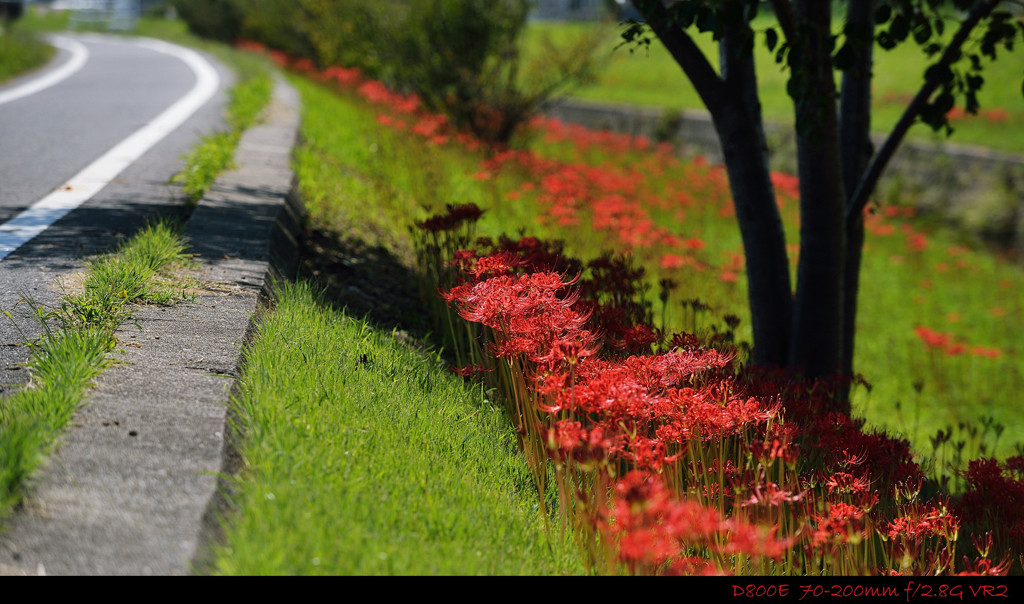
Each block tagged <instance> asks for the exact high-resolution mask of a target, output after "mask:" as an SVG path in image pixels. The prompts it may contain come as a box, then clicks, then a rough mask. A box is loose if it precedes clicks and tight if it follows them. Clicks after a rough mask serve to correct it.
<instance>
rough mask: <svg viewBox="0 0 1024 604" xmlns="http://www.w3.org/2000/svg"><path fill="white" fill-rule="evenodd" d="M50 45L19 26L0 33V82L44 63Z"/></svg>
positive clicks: (49, 53) (51, 54)
mask: <svg viewBox="0 0 1024 604" xmlns="http://www.w3.org/2000/svg"><path fill="white" fill-rule="evenodd" d="M54 52H55V50H54V48H53V47H52V46H50V45H49V44H47V43H46V42H43V41H42V40H40V39H39V38H38V37H36V36H35V35H33V34H32V33H31V32H26V31H22V30H21V29H19V28H15V29H11V30H9V31H7V32H5V33H0V84H3V83H4V82H6V81H7V80H10V79H11V78H13V77H15V76H19V75H21V74H23V73H28V72H29V71H32V70H33V69H38V68H40V67H42V66H43V65H46V63H47V61H49V60H50V59H51V58H52V57H53V54H54Z"/></svg>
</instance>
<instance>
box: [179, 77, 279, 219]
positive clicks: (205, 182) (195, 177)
mask: <svg viewBox="0 0 1024 604" xmlns="http://www.w3.org/2000/svg"><path fill="white" fill-rule="evenodd" d="M250 59H251V57H243V61H244V62H246V63H250V61H249V60H250ZM233 63H237V61H233ZM238 72H239V82H238V83H237V84H235V86H233V87H232V88H231V90H230V92H229V93H228V94H229V96H230V97H231V100H230V103H229V104H228V110H227V114H228V115H227V122H228V129H227V130H222V131H220V132H215V133H213V134H210V135H208V136H204V137H203V138H202V140H201V141H200V143H199V144H198V145H197V146H196V147H195V148H194V149H192V151H190V152H189V153H187V154H186V155H185V167H184V168H183V169H182V171H181V172H179V173H178V174H176V175H175V176H174V177H173V178H172V179H171V180H172V182H176V183H180V184H181V185H182V191H183V192H184V193H185V195H186V198H187V200H188V202H189V203H190V204H193V205H194V204H196V203H198V202H199V200H200V199H202V198H203V195H205V194H206V192H207V191H209V190H210V187H211V186H213V182H214V181H215V180H216V179H217V176H219V175H220V173H221V172H223V171H225V170H228V169H230V168H231V167H232V160H233V158H234V154H235V148H236V147H237V146H238V141H239V139H241V138H242V133H243V132H245V130H246V129H247V128H249V127H250V126H252V125H253V124H255V123H256V120H257V118H258V117H259V115H260V113H261V112H262V111H263V108H264V107H266V105H267V103H268V102H270V96H271V94H272V93H273V90H274V81H273V79H271V76H270V73H269V69H268V68H267V67H266V66H260V65H258V64H247V65H246V66H245V67H244V68H239V69H238Z"/></svg>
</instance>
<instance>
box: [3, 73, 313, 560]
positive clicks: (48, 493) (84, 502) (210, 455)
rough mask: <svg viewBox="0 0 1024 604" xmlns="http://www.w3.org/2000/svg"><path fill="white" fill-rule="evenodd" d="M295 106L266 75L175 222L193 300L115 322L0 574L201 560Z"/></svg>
mask: <svg viewBox="0 0 1024 604" xmlns="http://www.w3.org/2000/svg"><path fill="white" fill-rule="evenodd" d="M298 105H299V99H298V94H297V93H296V91H295V90H294V89H293V88H292V87H291V86H289V85H288V84H287V83H286V82H284V81H283V80H281V79H278V81H277V84H276V86H275V89H274V96H273V99H272V101H271V104H270V106H269V107H268V108H267V111H266V113H265V120H264V123H262V124H260V125H257V126H255V127H253V128H251V129H250V130H248V131H247V132H246V133H245V134H244V135H243V136H242V139H241V141H240V143H239V147H238V150H237V151H236V154H235V163H236V165H237V166H238V168H237V169H235V170H233V171H231V172H228V173H225V174H223V175H222V176H221V177H220V178H218V179H217V182H216V183H215V184H214V186H213V188H212V189H211V191H210V192H209V193H208V194H207V196H206V197H204V198H203V200H202V201H201V202H200V203H199V205H198V206H197V208H196V209H195V211H194V212H193V214H192V216H191V217H190V219H189V221H188V223H187V225H186V228H185V236H186V237H187V239H188V240H189V242H190V247H191V249H192V250H193V251H194V252H195V253H196V254H197V259H198V260H199V261H200V262H201V263H202V268H201V269H200V271H199V273H200V274H199V275H197V276H198V278H199V279H200V280H201V281H202V282H203V284H204V289H203V290H202V291H201V292H200V293H199V294H198V295H197V297H196V301H195V303H194V304H183V305H179V306H176V307H172V308H160V307H142V308H140V309H138V311H137V312H136V313H135V315H134V318H135V320H136V323H132V324H128V325H124V326H122V328H121V329H120V330H119V331H118V333H117V337H118V342H119V344H120V347H119V354H118V355H117V360H118V364H117V365H115V366H114V367H112V368H110V369H108V370H107V371H106V372H105V373H103V375H101V376H100V378H99V379H98V380H97V386H96V388H95V390H94V391H93V392H92V393H91V396H90V397H89V401H88V405H87V406H85V407H83V408H82V409H80V410H79V411H78V412H77V413H76V414H75V417H74V419H73V427H72V428H71V429H70V430H69V431H68V432H67V433H66V434H65V436H64V438H63V439H62V442H61V445H60V447H59V449H58V450H57V451H56V453H55V454H54V455H53V456H52V457H51V459H50V462H49V464H48V466H47V467H46V469H45V470H44V471H43V472H41V474H40V475H39V476H38V477H37V478H35V480H34V484H33V485H32V488H31V489H30V495H29V498H28V499H27V500H26V502H25V505H24V506H23V509H22V510H21V512H20V513H18V514H16V515H15V517H14V518H12V519H11V521H10V522H9V523H8V526H7V531H6V534H5V535H4V539H3V540H2V541H0V574H62V575H63V574H71V575H183V574H188V573H189V572H191V571H192V570H193V566H194V564H195V563H194V562H193V561H194V560H197V559H198V558H200V557H201V556H202V550H203V549H204V546H205V545H207V544H208V543H209V540H210V535H209V533H208V531H209V530H210V528H211V527H212V526H213V525H212V524H211V523H210V520H211V519H212V518H213V517H214V514H213V512H212V511H211V510H213V509H215V508H216V505H217V504H216V501H217V499H218V497H217V483H218V479H217V475H218V473H220V472H222V471H223V470H224V469H225V467H226V466H225V451H230V450H231V449H230V447H229V446H226V445H225V443H226V439H225V432H226V430H227V424H226V421H227V414H228V406H227V404H226V403H227V402H228V400H229V391H230V388H231V387H232V386H233V384H234V380H233V377H234V376H235V375H236V373H237V368H238V363H239V357H240V352H241V349H242V346H243V345H244V343H245V341H246V339H247V337H248V336H249V333H250V330H251V323H252V318H253V316H254V314H255V313H256V311H257V309H258V306H259V304H260V301H261V298H263V297H265V296H266V294H267V292H268V285H269V283H270V282H271V281H272V280H273V279H274V278H279V277H281V276H289V273H293V272H294V270H295V269H296V268H297V265H298V251H297V250H298V246H297V243H296V241H297V235H298V233H299V230H298V229H299V228H300V225H301V223H302V209H301V206H300V205H299V204H298V203H297V201H298V200H297V198H296V197H295V196H294V195H293V194H292V191H293V184H294V176H293V174H292V171H291V167H290V158H291V151H292V148H293V145H294V143H295V141H296V138H297V132H298V125H299V116H298ZM140 328H141V329H140Z"/></svg>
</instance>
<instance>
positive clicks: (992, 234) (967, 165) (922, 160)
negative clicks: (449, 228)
mask: <svg viewBox="0 0 1024 604" xmlns="http://www.w3.org/2000/svg"><path fill="white" fill-rule="evenodd" d="M546 113H547V115H549V116H551V117H555V118H558V119H560V120H562V121H565V122H571V123H577V124H581V125H584V126H586V127H588V128H595V129H606V130H613V131H616V132H623V133H629V134H633V135H643V136H647V137H650V138H652V139H654V140H660V141H668V142H671V143H673V144H675V145H676V146H677V148H679V149H680V152H681V153H682V154H684V155H697V154H700V155H704V156H705V157H707V158H708V159H709V160H711V161H712V162H721V161H722V150H721V145H720V144H719V142H718V135H717V134H716V133H715V128H714V126H713V125H712V123H711V117H710V115H708V114H707V113H705V112H701V111H690V110H685V111H679V112H665V111H662V110H659V109H651V108H640V107H629V106H615V105H605V104H599V103H588V102H583V101H575V100H563V101H561V102H559V103H558V104H557V105H555V106H552V107H550V108H549V109H548V110H547V111H546ZM765 128H766V133H765V136H766V138H767V140H768V145H769V148H770V149H771V158H772V159H771V162H772V169H774V170H779V171H783V172H788V173H791V174H794V173H796V160H795V157H796V152H795V142H794V138H793V132H792V129H787V128H785V127H783V126H781V125H779V124H766V126H765ZM881 143H882V139H881V138H876V140H875V145H876V146H878V145H881ZM875 196H876V198H877V199H878V200H879V201H880V203H882V204H883V205H888V204H895V203H898V202H902V203H913V204H914V205H916V206H917V208H918V209H919V210H920V211H922V212H927V213H933V214H938V215H939V216H941V217H943V218H945V219H947V220H949V221H950V222H952V223H953V224H955V225H957V226H958V227H960V228H962V229H963V230H964V231H965V232H967V233H972V234H974V235H976V236H978V237H980V238H982V239H983V240H985V241H987V242H990V243H995V244H997V245H999V246H1000V247H1003V248H1007V249H1015V250H1016V252H1017V257H1018V258H1021V259H1024V156H1020V155H1011V154H1006V153H997V152H993V151H989V150H987V149H983V148H977V147H968V146H963V145H955V144H951V143H946V144H937V145H928V144H922V143H917V142H905V143H904V144H903V145H902V146H901V147H900V149H899V150H898V151H897V153H896V155H895V156H894V157H893V159H892V161H891V162H890V164H889V167H888V169H887V170H886V172H885V174H884V175H883V177H882V179H881V181H880V183H879V186H878V190H877V191H876V193H875Z"/></svg>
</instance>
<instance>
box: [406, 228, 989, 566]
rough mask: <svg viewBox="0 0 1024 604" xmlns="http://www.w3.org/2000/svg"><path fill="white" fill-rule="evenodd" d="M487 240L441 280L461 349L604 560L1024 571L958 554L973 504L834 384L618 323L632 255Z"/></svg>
mask: <svg viewBox="0 0 1024 604" xmlns="http://www.w3.org/2000/svg"><path fill="white" fill-rule="evenodd" d="M452 212H453V210H450V211H449V214H451V213H452ZM439 220H441V222H444V221H445V219H443V218H440V219H439ZM424 233H425V234H429V235H430V236H434V234H435V233H431V232H429V231H424ZM477 243H478V244H479V245H478V248H479V249H485V250H486V252H487V253H485V254H482V255H481V254H478V252H477V250H476V249H474V250H468V249H460V250H458V251H457V253H456V254H454V255H453V258H452V259H451V260H450V261H448V262H446V266H447V268H448V269H450V270H452V271H453V272H454V273H455V276H454V277H452V278H451V282H453V283H455V284H454V285H452V286H450V287H448V288H445V289H443V290H442V291H441V292H440V293H441V298H442V299H443V300H444V301H445V302H446V303H447V304H448V305H449V306H450V307H451V308H452V309H453V310H454V312H455V315H456V316H458V317H459V318H461V319H462V320H463V321H468V322H470V323H472V324H474V325H477V326H478V327H480V328H482V329H478V330H475V331H471V332H467V333H469V334H470V335H471V336H472V337H473V338H475V339H476V341H475V342H470V341H465V342H463V343H462V344H461V345H459V346H458V347H457V348H458V349H459V350H462V351H466V352H467V355H468V356H467V357H466V358H463V359H461V361H462V362H464V363H465V364H466V370H464V371H460V373H463V374H464V375H468V374H472V375H477V376H481V375H483V377H484V379H485V380H486V381H487V383H488V384H489V385H491V386H492V387H493V388H494V389H496V391H497V392H499V393H500V394H501V396H502V398H503V400H505V401H506V402H507V403H508V410H509V414H510V417H511V418H512V420H513V423H514V425H515V427H516V430H517V432H518V434H519V435H520V442H521V445H522V447H523V449H524V451H526V453H527V457H528V459H529V460H530V462H531V465H532V467H533V469H534V473H535V480H536V482H537V486H538V488H539V489H540V490H541V492H542V497H543V493H544V492H546V491H547V490H548V489H549V488H550V489H554V490H555V491H556V492H557V493H558V510H557V513H558V516H559V517H560V518H561V519H562V522H563V523H564V524H565V526H567V527H569V528H571V529H572V530H574V531H575V532H576V533H577V534H578V535H579V540H580V543H581V544H582V545H583V547H584V551H585V552H586V554H587V556H588V560H589V561H590V562H591V563H592V564H593V565H594V568H595V569H601V570H606V571H608V572H629V573H636V574H661V573H667V574H672V573H681V574H699V573H728V572H736V573H765V572H808V573H821V572H827V573H843V574H866V573H877V574H937V573H954V572H957V571H963V570H969V571H977V570H978V569H982V570H984V571H985V572H1004V571H1006V570H1007V568H1008V567H1007V566H1006V564H1004V563H1003V561H1002V559H999V560H997V561H988V558H987V556H988V555H989V552H988V551H984V552H981V556H980V558H979V557H977V556H975V557H973V558H971V557H968V558H965V559H962V560H960V559H957V543H958V539H959V536H960V533H961V529H960V527H961V524H962V522H963V520H962V518H965V517H968V516H967V515H965V514H963V513H962V512H961V511H960V510H961V509H962V506H961V507H959V508H956V509H957V511H954V510H953V508H952V507H951V505H950V504H949V503H948V501H946V500H940V499H934V498H933V499H929V500H925V498H924V497H923V496H922V495H921V494H920V492H921V485H922V483H923V482H924V474H923V473H922V471H921V469H920V467H919V466H918V465H917V464H916V463H915V462H914V461H913V459H912V457H911V454H910V449H909V444H908V443H907V442H906V441H903V440H898V439H893V438H891V437H888V436H886V435H884V434H880V433H870V432H868V431H866V430H864V429H863V424H862V423H861V422H859V421H855V420H853V419H852V418H850V417H849V416H847V415H843V414H839V413H834V412H827V411H825V410H823V409H825V408H826V406H825V405H824V402H823V401H825V400H827V399H826V398H825V397H824V396H823V395H824V394H826V393H827V389H828V387H829V385H828V384H825V383H822V384H820V385H817V386H810V387H808V386H795V385H793V384H791V383H789V382H788V381H787V380H786V379H785V376H783V375H781V374H773V373H770V372H754V371H742V372H737V370H736V369H735V367H734V366H733V363H732V356H731V354H730V353H729V352H722V351H720V350H717V349H715V348H711V347H705V346H701V345H700V344H699V341H698V340H697V339H696V338H693V337H692V335H688V334H673V335H672V336H667V335H665V334H661V333H659V332H658V331H657V330H655V329H653V328H651V327H650V326H649V325H645V324H643V323H642V322H641V323H636V324H633V325H630V326H629V327H623V324H622V323H621V322H616V321H609V322H608V323H607V324H606V323H605V322H604V321H603V319H602V317H604V316H608V315H609V314H612V315H614V314H615V313H610V311H609V310H608V309H609V308H610V309H616V308H618V309H619V311H618V312H619V313H620V314H619V316H622V315H621V313H622V310H621V309H622V308H624V307H628V306H629V304H627V303H626V300H627V299H628V298H630V297H632V296H634V295H635V294H636V291H635V288H630V287H629V286H628V285H626V284H627V282H629V281H630V280H631V279H632V278H635V273H634V274H631V273H630V269H629V265H628V263H627V262H624V261H619V263H618V264H615V263H614V262H612V259H610V258H604V259H601V261H599V262H598V263H597V264H596V266H595V267H593V268H596V270H591V268H590V267H583V270H582V271H579V269H580V267H581V266H582V265H581V264H580V263H578V262H573V261H571V260H567V259H560V258H558V254H557V246H545V245H543V244H540V243H539V242H538V241H537V240H536V239H532V238H527V239H523V240H521V241H518V242H517V241H512V240H502V242H500V243H495V242H490V241H482V240H477ZM538 250H543V253H540V254H538V253H537V252H538ZM554 267H573V268H575V269H576V270H577V272H574V273H572V276H571V277H567V276H565V275H566V273H565V272H558V270H557V269H555V268H554ZM634 270H635V269H634ZM633 304H635V305H636V306H637V307H642V306H643V305H642V303H639V302H636V301H635V300H634V301H633ZM648 315H649V313H648ZM643 316H644V313H643V312H638V313H637V312H634V313H633V314H632V317H633V318H639V319H640V320H641V321H642V317H643ZM609 333H612V334H615V335H613V336H609ZM631 334H632V335H631ZM631 337H633V338H635V339H636V340H637V341H638V342H639V344H638V345H634V346H632V349H631V345H630V338H631ZM627 350H630V352H626V351H627ZM483 371H486V373H483V374H482V373H481V372H483ZM551 470H553V477H554V483H553V484H548V477H549V476H550V475H551V474H550V471H551ZM964 501H965V502H970V501H972V499H971V498H970V497H967V498H965V499H964ZM978 526H979V527H980V526H982V525H978ZM984 526H985V527H987V526H988V525H984ZM993 551H995V550H993ZM999 551H1000V552H1004V551H1007V550H1005V549H1003V550H999ZM879 552H884V555H882V556H879Z"/></svg>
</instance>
